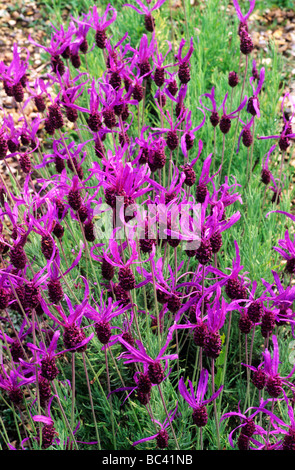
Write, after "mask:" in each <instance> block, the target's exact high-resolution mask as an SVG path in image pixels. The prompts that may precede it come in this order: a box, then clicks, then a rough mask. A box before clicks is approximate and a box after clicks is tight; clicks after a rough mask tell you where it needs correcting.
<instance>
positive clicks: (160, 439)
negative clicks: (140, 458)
mask: <svg viewBox="0 0 295 470" xmlns="http://www.w3.org/2000/svg"><path fill="white" fill-rule="evenodd" d="M176 411H177V406H176V408H175V410H172V411H170V412H169V413H168V414H169V418H168V417H167V418H166V419H165V421H164V422H163V423H160V422H159V421H157V420H156V419H153V420H152V421H153V422H154V423H155V424H157V425H158V426H159V427H160V431H159V432H158V433H157V434H153V435H152V436H149V437H144V438H143V439H139V440H138V441H135V442H133V444H132V445H133V446H137V445H138V444H141V443H142V442H147V441H152V440H154V439H155V440H156V443H157V447H158V448H159V449H166V448H167V447H168V441H169V434H168V432H167V429H168V428H169V426H170V423H171V422H172V421H173V419H174V418H175V415H176Z"/></svg>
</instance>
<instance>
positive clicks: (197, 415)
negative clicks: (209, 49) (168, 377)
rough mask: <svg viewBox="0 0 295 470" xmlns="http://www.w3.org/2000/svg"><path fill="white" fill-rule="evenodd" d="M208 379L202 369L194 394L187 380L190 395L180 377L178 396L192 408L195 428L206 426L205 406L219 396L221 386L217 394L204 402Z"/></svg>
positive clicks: (191, 385) (207, 375)
mask: <svg viewBox="0 0 295 470" xmlns="http://www.w3.org/2000/svg"><path fill="white" fill-rule="evenodd" d="M208 377H209V373H208V371H207V370H206V369H203V370H202V371H201V373H200V379H199V383H198V387H197V390H196V392H195V391H194V388H193V384H192V382H191V381H190V380H188V385H189V388H190V393H189V392H188V390H187V388H186V386H185V383H184V379H183V377H181V379H180V381H179V384H178V388H179V392H180V394H181V395H182V396H183V398H184V399H185V401H186V402H187V403H188V404H189V406H191V407H192V408H193V410H194V411H193V415H192V418H193V422H194V424H195V425H196V426H198V427H202V426H205V425H206V424H207V421H208V414H207V409H206V405H207V404H208V403H210V402H212V401H213V400H215V399H216V398H217V397H218V395H219V394H220V392H221V390H222V388H223V385H222V386H221V387H220V388H219V389H218V390H217V392H215V393H213V395H211V397H210V398H208V399H207V400H204V396H205V394H206V392H207V388H208Z"/></svg>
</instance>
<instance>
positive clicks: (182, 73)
mask: <svg viewBox="0 0 295 470" xmlns="http://www.w3.org/2000/svg"><path fill="white" fill-rule="evenodd" d="M186 42H187V41H186V40H185V39H181V41H180V44H179V48H178V52H177V54H176V55H175V59H176V61H177V62H176V64H175V65H177V66H178V78H179V80H180V82H181V83H182V84H187V83H188V82H189V81H190V79H191V75H190V58H191V56H192V54H193V52H194V46H193V38H191V39H190V45H189V49H188V51H187V53H186V54H185V55H184V56H183V57H182V52H183V48H184V46H185V43H186Z"/></svg>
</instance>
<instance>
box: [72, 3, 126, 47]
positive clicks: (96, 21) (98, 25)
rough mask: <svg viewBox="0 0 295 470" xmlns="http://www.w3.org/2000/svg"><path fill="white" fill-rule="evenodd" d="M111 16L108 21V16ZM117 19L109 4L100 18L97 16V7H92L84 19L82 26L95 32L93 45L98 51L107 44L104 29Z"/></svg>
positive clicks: (113, 9)
mask: <svg viewBox="0 0 295 470" xmlns="http://www.w3.org/2000/svg"><path fill="white" fill-rule="evenodd" d="M109 15H112V16H111V17H110V18H109V19H107V18H108V16H109ZM116 18H117V12H116V10H115V8H114V7H112V6H111V4H110V3H109V4H108V5H107V7H106V9H105V12H104V14H103V15H102V16H99V15H98V10H97V6H96V5H94V6H93V7H92V12H91V13H90V12H89V16H88V17H86V18H85V19H84V20H83V21H81V23H82V24H84V25H86V26H90V27H91V28H92V29H94V30H95V43H96V45H97V47H99V49H105V47H106V42H107V35H106V29H107V28H108V27H109V26H110V25H111V24H112V23H114V21H115V20H116Z"/></svg>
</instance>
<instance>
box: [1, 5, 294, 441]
mask: <svg viewBox="0 0 295 470" xmlns="http://www.w3.org/2000/svg"><path fill="white" fill-rule="evenodd" d="M187 3H188V2H185V7H187V8H188V10H187V9H186V8H185V9H184V10H181V11H179V12H178V11H176V12H173V11H172V9H171V8H170V7H169V2H167V1H163V0H160V1H158V2H151V1H146V2H141V1H138V0H137V1H136V2H134V3H128V4H126V5H121V4H119V5H117V4H106V5H105V4H104V3H102V4H101V6H100V7H98V6H96V5H88V4H87V9H86V10H85V11H84V9H83V11H79V12H77V14H76V15H74V14H73V15H72V16H71V18H70V20H69V21H68V22H67V23H65V24H59V25H53V26H52V31H51V37H50V40H49V41H48V44H37V43H36V41H35V40H34V37H29V38H28V40H29V42H31V43H32V44H34V45H35V46H37V47H40V48H41V49H42V51H43V53H44V54H45V57H46V60H47V61H48V62H49V64H50V67H49V70H48V71H47V74H46V78H45V77H44V76H42V77H38V78H31V76H30V54H29V52H28V50H27V49H25V48H23V49H22V48H20V47H18V45H17V44H15V45H14V48H13V59H12V61H11V63H10V64H6V63H4V62H1V64H0V78H1V81H2V84H3V89H4V92H5V93H6V94H7V95H8V96H12V97H13V98H14V100H15V102H16V106H17V107H18V109H19V113H20V119H19V121H18V122H17V123H14V122H13V119H12V116H10V115H9V114H5V115H4V118H3V122H2V124H1V131H0V153H1V159H2V160H3V162H4V164H5V165H6V166H7V168H8V170H9V165H10V161H11V160H10V159H11V158H12V157H14V158H16V160H17V162H18V171H17V174H16V175H15V174H14V173H13V172H12V171H10V172H9V175H10V179H9V181H7V179H5V178H4V177H3V175H2V174H1V173H0V177H1V188H0V204H1V212H0V235H1V236H0V256H1V270H0V273H1V277H0V309H1V317H0V326H1V331H0V339H1V346H2V350H1V356H0V357H1V369H0V389H1V405H0V406H1V408H0V409H1V410H4V409H6V412H5V413H4V412H3V413H2V414H3V417H1V426H2V428H1V429H0V436H1V446H2V447H3V448H9V449H14V448H17V449H32V450H38V449H43V450H46V449H62V450H70V449H89V448H96V449H99V450H103V449H118V450H128V449H131V448H133V446H136V447H137V448H138V449H152V450H154V449H157V448H158V449H177V450H200V449H202V450H208V449H209V450H217V449H224V448H225V449H229V448H236V449H241V450H245V449H249V450H252V449H255V450H266V449H267V450H271V449H281V448H282V449H284V450H285V449H288V450H294V416H293V408H292V407H293V405H294V396H295V395H294V392H295V388H294V383H293V380H292V377H293V372H294V363H293V362H292V356H291V355H290V356H288V352H290V351H288V347H287V345H288V342H289V343H290V344H291V345H292V344H293V343H292V341H293V340H294V321H295V318H294V313H293V302H294V297H295V291H294V287H293V284H292V280H293V274H294V252H295V245H294V234H293V233H292V225H291V221H293V220H294V216H293V215H292V214H291V196H290V189H289V179H288V178H289V176H288V172H287V169H288V168H287V165H288V164H287V163H286V162H285V156H286V155H290V156H291V149H292V142H293V139H294V136H295V134H294V133H293V131H292V118H293V115H294V113H295V104H294V103H291V105H292V112H291V115H290V116H289V118H288V117H286V115H285V114H284V113H281V116H282V121H283V122H282V123H280V124H281V127H282V129H281V130H278V129H276V128H274V122H275V120H276V121H277V120H279V118H280V114H279V110H278V109H277V106H276V105H277V103H279V98H280V96H279V93H278V91H279V89H278V83H279V78H278V77H279V71H278V69H275V67H273V70H272V71H270V70H268V69H267V67H264V66H262V63H261V62H260V61H259V58H257V57H252V55H253V54H254V45H253V42H252V39H251V28H252V24H251V22H250V19H251V13H252V12H253V10H254V8H255V0H252V1H250V2H249V3H250V5H248V4H247V5H246V6H247V7H248V11H247V12H245V13H242V11H243V10H244V6H243V5H242V2H240V4H241V5H240V4H239V3H238V2H237V1H234V7H235V8H234V9H233V10H232V11H231V10H229V9H225V6H226V7H227V6H228V5H227V2H217V1H216V0H210V1H209V2H207V6H206V8H205V11H204V12H201V11H199V10H198V9H197V8H195V10H194V11H192V7H191V5H187ZM220 4H222V5H220ZM223 4H224V5H223ZM221 6H222V7H223V9H222V11H223V15H222V17H221V16H220V11H221V10H220V8H221ZM206 9H207V10H206ZM245 10H246V8H245ZM213 11H215V16H214V21H216V28H217V29H216V31H217V33H216V38H217V37H218V36H219V31H220V33H221V34H220V37H219V40H220V47H219V46H218V42H216V43H214V42H213V41H211V40H210V38H209V36H208V32H209V31H210V32H212V31H211V29H210V27H212V23H211V24H210V22H209V18H210V15H211V13H212V12H213ZM190 15H191V16H190ZM183 18H184V19H185V20H186V34H185V35H184V36H185V37H182V35H181V34H180V30H181V28H180V27H179V25H180V24H181V21H182V19H183ZM189 18H191V20H189ZM194 21H196V24H198V25H199V26H200V32H199V33H196V31H195V29H194V24H195V23H194ZM231 22H232V24H233V25H234V26H233V27H232V26H231ZM134 25H136V26H134ZM129 26H130V28H129ZM229 28H232V29H233V34H234V36H233V38H232V40H231V43H230V44H229V42H228V40H227V39H226V37H225V35H226V31H227V30H228V29H229ZM169 31H172V32H173V34H172V37H170V36H169ZM166 33H167V34H166ZM206 41H207V42H206ZM207 45H208V47H206V46H207ZM227 47H230V48H231V54H230V57H228V59H227V58H225V56H224V52H225V50H226V48H227ZM206 51H207V54H208V57H210V54H211V57H212V58H214V61H215V62H213V63H214V69H212V70H211V69H210V67H209V66H208V60H207V59H206ZM271 53H273V51H271ZM274 58H275V60H277V56H276V55H275V53H273V60H274ZM251 59H252V70H250V67H249V60H251ZM221 61H222V65H220V66H219V65H218V64H220V62H221ZM273 63H274V65H275V61H274V62H273ZM276 74H277V75H276ZM270 89H271V90H272V91H271V95H272V98H271V99H269V97H268V96H269V90H270ZM275 95H276V96H275ZM274 96H275V97H276V98H277V102H276V104H274ZM282 98H283V99H282V105H281V111H283V110H284V105H285V102H286V100H287V98H288V95H285V96H284V97H282ZM205 100H206V101H205ZM28 103H33V104H34V106H35V108H36V113H37V116H38V117H37V118H35V119H33V118H31V116H30V115H28V114H26V106H27V104H28ZM196 103H197V105H198V106H196ZM210 103H211V104H210ZM199 106H200V107H199ZM249 115H250V116H249ZM269 139H276V140H277V141H278V143H277V144H275V145H272V146H271V147H270V146H267V145H268V140H269ZM241 142H242V144H243V145H240V143H241ZM231 149H233V152H232V153H231ZM253 158H255V162H253ZM284 165H285V166H284ZM271 183H272V185H270V184H271ZM264 188H265V189H264ZM269 190H271V191H272V192H273V194H270V197H269ZM278 206H279V209H278ZM282 215H284V216H286V217H284V218H283V217H282ZM288 223H290V227H288V229H287V228H286V225H287V224H288ZM276 245H279V246H276ZM284 263H285V266H283V267H282V264H284ZM291 347H292V346H290V348H291ZM188 389H189V390H188ZM237 409H238V411H237ZM253 410H254V411H253ZM9 419H11V420H12V419H13V421H14V424H15V427H14V426H11V424H10V422H9ZM131 421H132V426H130V424H129V423H130V422H131ZM238 429H239V435H237V434H238V433H237V432H236V431H237V430H238ZM15 435H16V439H15ZM12 441H16V445H13V444H12Z"/></svg>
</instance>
